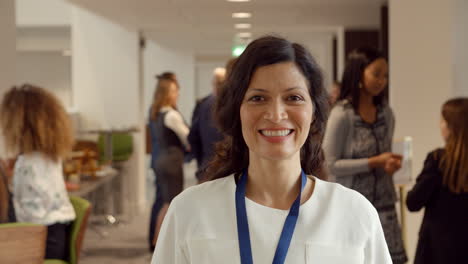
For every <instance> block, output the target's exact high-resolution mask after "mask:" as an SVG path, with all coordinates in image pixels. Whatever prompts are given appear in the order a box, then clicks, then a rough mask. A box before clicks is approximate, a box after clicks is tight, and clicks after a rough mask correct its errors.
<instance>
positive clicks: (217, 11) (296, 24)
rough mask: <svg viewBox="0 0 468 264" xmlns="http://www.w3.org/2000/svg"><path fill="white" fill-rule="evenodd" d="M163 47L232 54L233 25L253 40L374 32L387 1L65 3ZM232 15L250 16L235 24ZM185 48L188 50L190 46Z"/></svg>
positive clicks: (111, 0)
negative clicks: (244, 25)
mask: <svg viewBox="0 0 468 264" xmlns="http://www.w3.org/2000/svg"><path fill="white" fill-rule="evenodd" d="M69 1H70V2H72V3H74V4H76V5H79V6H81V7H84V8H87V9H89V10H91V11H93V12H95V13H97V14H100V15H102V16H104V17H107V18H109V19H111V20H113V21H115V22H117V23H119V24H122V25H123V26H125V27H127V28H131V29H134V30H139V31H141V32H142V33H143V35H144V36H145V37H147V38H149V39H152V40H155V41H157V42H158V43H159V44H161V45H169V46H171V47H180V48H189V49H193V50H194V52H195V54H196V55H211V54H226V53H229V52H230V49H231V46H232V45H233V41H234V36H235V34H236V32H241V31H245V30H236V29H235V28H234V24H235V23H251V24H252V29H251V30H249V31H250V32H252V33H253V37H254V38H255V37H258V36H260V35H263V34H268V33H278V34H281V35H286V36H288V37H290V38H294V39H301V37H302V36H304V35H310V34H317V32H318V33H320V34H322V33H324V32H325V33H326V32H335V31H336V28H337V27H346V28H378V27H379V23H380V18H379V14H380V7H381V5H382V4H383V3H384V2H386V1H385V0H251V2H248V3H231V2H227V1H226V0H69ZM233 12H251V13H252V17H251V18H249V19H234V18H232V17H231V13H233ZM188 44H189V45H188Z"/></svg>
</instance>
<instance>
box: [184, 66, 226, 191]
mask: <svg viewBox="0 0 468 264" xmlns="http://www.w3.org/2000/svg"><path fill="white" fill-rule="evenodd" d="M225 73H226V71H225V69H224V68H216V69H215V70H214V77H213V92H212V93H211V94H210V95H208V96H206V97H204V98H203V99H201V100H200V101H199V102H198V103H197V105H196V106H195V109H194V111H193V115H192V127H191V128H190V133H189V135H188V140H189V143H190V146H191V151H192V153H193V155H194V156H195V158H196V160H197V164H198V170H197V173H196V176H197V179H198V181H199V182H202V181H204V180H205V179H204V177H203V172H204V169H205V167H206V165H207V164H208V162H209V160H210V159H211V158H212V156H213V154H214V147H215V144H216V142H218V141H220V140H222V135H221V133H219V131H218V130H217V129H216V127H215V124H214V120H213V114H212V108H213V106H214V103H215V101H216V94H217V93H218V90H219V89H220V87H221V85H222V83H223V82H224V78H225Z"/></svg>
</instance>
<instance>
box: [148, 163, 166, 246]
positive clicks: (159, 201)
mask: <svg viewBox="0 0 468 264" xmlns="http://www.w3.org/2000/svg"><path fill="white" fill-rule="evenodd" d="M154 174H155V175H156V171H155V172H154ZM156 177H157V176H156ZM154 185H155V187H156V197H155V199H154V203H153V207H152V208H151V217H150V226H149V234H148V242H149V249H150V250H151V251H154V245H153V238H154V233H155V232H156V220H157V218H158V214H159V211H161V208H162V207H163V205H164V201H163V197H162V192H161V187H160V185H159V183H158V181H157V180H155V181H154Z"/></svg>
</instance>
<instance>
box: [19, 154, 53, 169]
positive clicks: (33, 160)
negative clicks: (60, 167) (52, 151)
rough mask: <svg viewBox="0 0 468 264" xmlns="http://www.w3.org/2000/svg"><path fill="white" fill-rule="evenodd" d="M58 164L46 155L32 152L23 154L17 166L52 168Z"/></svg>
mask: <svg viewBox="0 0 468 264" xmlns="http://www.w3.org/2000/svg"><path fill="white" fill-rule="evenodd" d="M55 163H57V162H55V161H53V160H51V159H50V158H49V157H47V156H46V155H45V154H43V153H41V152H30V153H25V154H21V155H19V156H18V159H17V161H16V163H15V166H19V167H23V166H50V165H52V164H55Z"/></svg>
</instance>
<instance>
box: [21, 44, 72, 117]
mask: <svg viewBox="0 0 468 264" xmlns="http://www.w3.org/2000/svg"><path fill="white" fill-rule="evenodd" d="M16 66H17V81H16V82H17V83H18V84H22V83H30V84H34V85H38V86H40V87H43V88H45V89H47V90H49V91H51V92H52V93H54V94H55V95H56V96H58V97H59V98H60V100H61V101H62V103H63V104H64V105H65V106H66V107H67V108H70V107H71V106H72V105H71V104H72V101H71V99H72V98H71V96H72V94H71V91H72V90H71V60H70V57H69V56H63V55H62V53H61V52H18V53H17V63H16Z"/></svg>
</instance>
